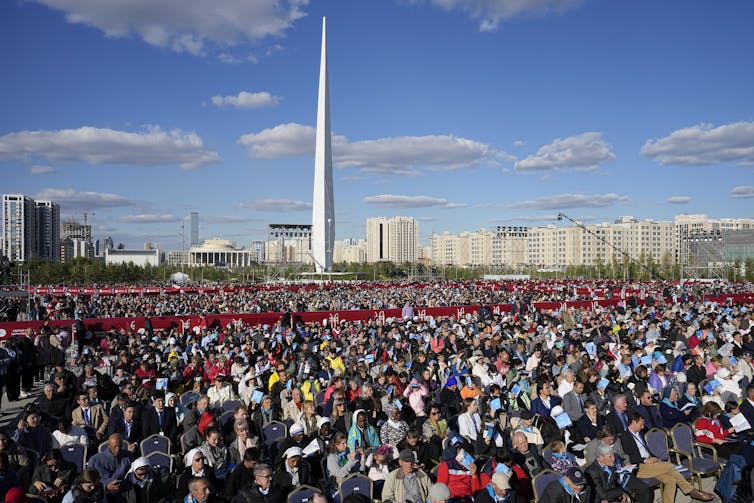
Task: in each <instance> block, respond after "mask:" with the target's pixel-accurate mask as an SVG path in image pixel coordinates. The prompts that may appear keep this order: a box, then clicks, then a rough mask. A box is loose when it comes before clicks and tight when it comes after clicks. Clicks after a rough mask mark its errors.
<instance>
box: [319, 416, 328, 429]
mask: <svg viewBox="0 0 754 503" xmlns="http://www.w3.org/2000/svg"><path fill="white" fill-rule="evenodd" d="M324 424H330V418H329V417H320V418H318V419H317V429H320V428H322V425H324Z"/></svg>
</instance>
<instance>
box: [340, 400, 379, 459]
mask: <svg viewBox="0 0 754 503" xmlns="http://www.w3.org/2000/svg"><path fill="white" fill-rule="evenodd" d="M379 446H380V437H379V435H378V434H377V430H376V429H375V428H374V426H372V425H371V424H369V423H368V422H367V413H366V411H364V409H358V410H357V411H356V412H354V413H353V423H352V424H351V429H350V430H349V431H348V448H349V449H351V450H354V449H357V448H363V449H372V448H374V449H376V448H377V447H379Z"/></svg>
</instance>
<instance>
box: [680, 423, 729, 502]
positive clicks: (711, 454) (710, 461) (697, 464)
mask: <svg viewBox="0 0 754 503" xmlns="http://www.w3.org/2000/svg"><path fill="white" fill-rule="evenodd" d="M670 438H671V439H672V440H673V446H674V447H675V448H676V450H678V451H680V452H682V453H684V454H686V455H688V462H682V464H683V466H685V467H687V468H688V469H689V470H690V471H691V473H692V474H693V475H694V478H695V479H696V481H697V483H698V484H699V489H700V490H701V488H702V477H704V476H707V475H714V476H715V477H720V474H721V473H722V471H723V466H724V464H725V463H727V461H728V460H727V459H726V460H722V459H718V458H717V449H715V447H714V446H711V445H707V444H703V443H701V442H696V441H694V432H693V431H692V430H691V427H690V426H689V425H687V424H683V423H679V424H676V425H675V426H673V428H671V430H670ZM705 449H706V452H705Z"/></svg>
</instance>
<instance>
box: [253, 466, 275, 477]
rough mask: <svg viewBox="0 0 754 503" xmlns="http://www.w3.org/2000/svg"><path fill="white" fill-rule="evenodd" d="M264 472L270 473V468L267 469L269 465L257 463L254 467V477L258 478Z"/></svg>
mask: <svg viewBox="0 0 754 503" xmlns="http://www.w3.org/2000/svg"><path fill="white" fill-rule="evenodd" d="M264 472H270V473H272V468H270V467H269V465H266V464H264V463H259V464H258V465H256V466H255V467H254V476H255V477H259V476H260V475H262V474H263V473H264Z"/></svg>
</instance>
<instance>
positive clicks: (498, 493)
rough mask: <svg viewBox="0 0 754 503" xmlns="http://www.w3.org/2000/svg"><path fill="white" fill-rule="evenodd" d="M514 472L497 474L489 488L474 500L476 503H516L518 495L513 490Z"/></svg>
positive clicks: (494, 475)
mask: <svg viewBox="0 0 754 503" xmlns="http://www.w3.org/2000/svg"><path fill="white" fill-rule="evenodd" d="M511 474H512V472H507V473H503V472H496V473H494V474H493V475H492V479H491V481H490V483H489V484H487V486H486V487H485V488H484V489H482V490H481V491H480V492H479V493H478V494H477V495H476V497H475V498H474V503H509V502H510V503H515V501H516V494H515V491H514V490H513V489H512V488H511V484H510V478H511Z"/></svg>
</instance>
